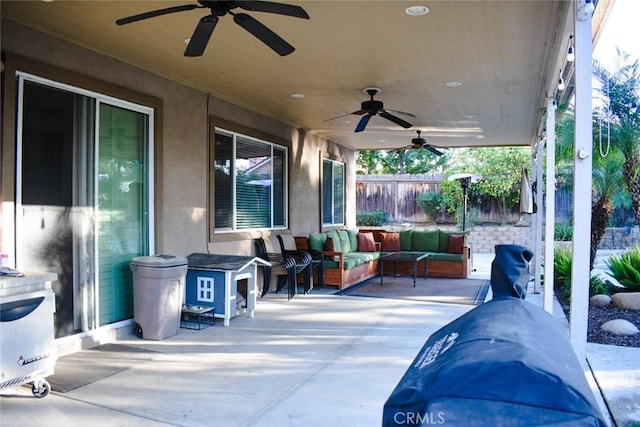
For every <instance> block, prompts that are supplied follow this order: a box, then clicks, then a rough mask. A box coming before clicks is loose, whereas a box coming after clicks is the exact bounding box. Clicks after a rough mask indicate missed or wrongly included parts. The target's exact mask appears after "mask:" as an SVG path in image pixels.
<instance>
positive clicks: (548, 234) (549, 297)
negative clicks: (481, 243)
mask: <svg viewBox="0 0 640 427" xmlns="http://www.w3.org/2000/svg"><path fill="white" fill-rule="evenodd" d="M546 142H547V150H546V152H547V167H546V181H545V191H544V196H545V201H546V204H545V205H546V211H545V230H544V261H545V262H544V277H545V281H544V284H545V286H544V294H543V299H542V307H543V308H544V310H545V311H546V312H548V313H553V262H554V250H555V242H554V240H555V224H556V105H555V102H554V101H553V100H552V99H550V100H548V101H547V141H546ZM540 151H541V152H542V148H541V149H540ZM541 156H542V154H541ZM540 168H541V169H542V166H541V167H540ZM539 185H540V186H542V181H540V184H539ZM541 190H542V189H541ZM541 192H542V191H541Z"/></svg>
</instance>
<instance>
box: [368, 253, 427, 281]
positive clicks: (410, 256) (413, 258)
mask: <svg viewBox="0 0 640 427" xmlns="http://www.w3.org/2000/svg"><path fill="white" fill-rule="evenodd" d="M428 256H429V254H428V253H408V252H392V253H389V254H385V255H382V256H380V286H382V277H383V276H384V263H385V262H393V263H394V269H393V271H394V277H398V261H400V262H413V287H414V288H415V287H416V278H417V276H418V263H419V262H420V261H422V260H423V259H427V257H428ZM424 277H425V278H426V277H427V263H426V262H425V263H424Z"/></svg>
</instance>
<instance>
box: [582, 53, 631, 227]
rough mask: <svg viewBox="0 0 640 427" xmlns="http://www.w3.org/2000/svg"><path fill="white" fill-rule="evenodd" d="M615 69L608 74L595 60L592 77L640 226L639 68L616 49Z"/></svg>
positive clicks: (627, 56)
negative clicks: (600, 97)
mask: <svg viewBox="0 0 640 427" xmlns="http://www.w3.org/2000/svg"><path fill="white" fill-rule="evenodd" d="M617 54H618V66H617V69H616V70H615V71H614V72H609V71H608V70H607V69H606V68H604V67H603V66H602V65H601V64H600V63H598V62H597V61H595V63H594V66H593V75H594V76H595V77H596V79H597V80H598V81H599V82H600V86H601V87H600V91H601V93H602V95H603V98H604V101H605V103H606V109H607V111H608V113H609V114H608V115H609V117H608V120H609V125H610V126H611V143H612V144H613V145H615V146H616V147H617V148H618V149H619V150H620V151H621V152H622V153H623V155H624V158H625V162H624V165H623V168H622V171H623V174H624V179H625V182H626V186H627V190H628V191H629V194H630V195H631V203H632V207H633V212H634V215H635V218H636V223H638V224H640V111H638V105H639V104H640V65H639V63H638V60H635V61H632V60H631V59H630V56H629V54H627V53H624V52H621V51H620V50H618V52H617Z"/></svg>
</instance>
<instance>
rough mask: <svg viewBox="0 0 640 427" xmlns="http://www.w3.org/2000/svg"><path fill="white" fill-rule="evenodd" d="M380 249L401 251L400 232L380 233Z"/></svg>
mask: <svg viewBox="0 0 640 427" xmlns="http://www.w3.org/2000/svg"><path fill="white" fill-rule="evenodd" d="M380 250H381V251H382V252H399V251H400V234H399V233H380Z"/></svg>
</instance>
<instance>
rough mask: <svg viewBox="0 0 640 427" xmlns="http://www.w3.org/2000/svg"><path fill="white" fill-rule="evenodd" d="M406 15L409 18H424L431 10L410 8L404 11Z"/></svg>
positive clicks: (424, 7) (417, 7) (420, 7)
mask: <svg viewBox="0 0 640 427" xmlns="http://www.w3.org/2000/svg"><path fill="white" fill-rule="evenodd" d="M404 13H406V14H407V15H409V16H422V15H426V14H427V13H429V8H428V7H426V6H409V7H408V8H406V9H405V10H404Z"/></svg>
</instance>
